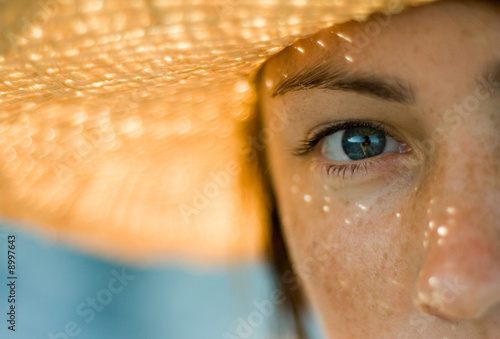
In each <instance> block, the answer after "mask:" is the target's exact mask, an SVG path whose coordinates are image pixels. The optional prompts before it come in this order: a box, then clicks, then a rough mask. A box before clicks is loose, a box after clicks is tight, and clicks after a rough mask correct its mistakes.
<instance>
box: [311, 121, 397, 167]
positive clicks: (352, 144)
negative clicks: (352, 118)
mask: <svg viewBox="0 0 500 339" xmlns="http://www.w3.org/2000/svg"><path fill="white" fill-rule="evenodd" d="M404 146H405V145H404V144H402V143H400V142H398V141H396V140H394V139H393V138H392V137H390V136H389V135H387V133H385V132H383V131H381V130H379V129H377V128H373V127H369V126H355V127H350V128H346V129H343V130H340V131H337V132H335V133H332V134H330V135H329V136H327V137H325V138H324V139H323V140H322V141H321V145H320V149H321V153H322V154H323V155H324V156H325V157H327V158H329V159H331V160H334V161H355V160H364V159H367V158H371V157H375V156H377V155H380V154H382V153H387V152H392V153H401V152H402V148H403V147H404Z"/></svg>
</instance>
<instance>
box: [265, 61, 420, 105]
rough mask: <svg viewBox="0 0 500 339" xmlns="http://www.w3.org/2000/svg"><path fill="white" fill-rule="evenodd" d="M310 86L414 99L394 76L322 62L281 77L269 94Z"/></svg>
mask: <svg viewBox="0 0 500 339" xmlns="http://www.w3.org/2000/svg"><path fill="white" fill-rule="evenodd" d="M313 88H318V89H329V90H341V91H348V92H355V93H359V94H362V95H368V96H371V97H376V98H380V99H383V100H387V101H394V102H398V103H403V104H409V103H412V102H414V101H415V98H414V94H413V90H412V89H411V87H410V86H409V85H405V84H404V83H403V82H402V81H400V80H398V79H396V78H391V77H381V76H377V75H372V74H366V73H362V72H355V71H351V70H347V69H345V68H341V67H333V66H331V65H328V64H326V63H324V64H318V65H315V66H313V67H309V68H305V69H303V70H300V71H299V72H297V73H295V74H292V75H290V76H284V77H283V79H282V80H281V81H280V82H279V83H278V85H277V86H276V87H275V88H274V91H273V94H272V97H273V98H274V97H276V96H279V95H284V94H285V93H287V92H292V91H300V90H307V89H313Z"/></svg>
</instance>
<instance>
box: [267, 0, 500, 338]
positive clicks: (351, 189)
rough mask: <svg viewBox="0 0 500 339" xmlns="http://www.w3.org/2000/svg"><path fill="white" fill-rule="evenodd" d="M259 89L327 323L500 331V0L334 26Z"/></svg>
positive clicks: (309, 281)
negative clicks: (499, 5) (498, 3)
mask: <svg viewBox="0 0 500 339" xmlns="http://www.w3.org/2000/svg"><path fill="white" fill-rule="evenodd" d="M260 88H261V93H260V94H261V95H262V97H261V105H262V106H261V108H262V114H263V130H262V134H261V136H263V137H264V138H265V139H266V140H267V142H268V149H267V157H268V159H269V164H270V171H271V176H272V181H273V185H274V189H275V191H276V195H277V201H278V207H279V212H280V215H281V220H282V223H283V229H284V234H285V238H286V242H287V244H288V247H289V251H290V254H291V257H292V261H293V264H294V267H295V268H296V270H297V271H298V274H299V276H300V278H301V280H302V282H303V286H304V289H305V291H306V294H307V296H308V298H309V299H310V301H311V303H312V305H313V306H314V308H315V309H316V310H317V311H318V313H319V315H320V317H321V319H322V323H323V325H324V328H325V330H326V333H327V334H328V337H329V338H342V339H345V338H356V339H359V338H377V339H378V338H398V339H400V338H440V339H441V338H449V339H451V338H454V339H455V338H464V339H471V338H499V337H500V208H499V207H498V204H500V160H499V159H500V8H499V7H498V5H494V4H491V3H482V2H477V1H475V2H472V1H470V2H455V1H453V2H448V1H446V2H438V3H436V4H432V5H427V6H424V7H419V8H414V9H410V10H408V11H405V12H403V13H400V14H397V15H394V16H389V15H378V16H375V17H373V18H371V19H369V20H368V21H367V22H365V23H348V24H344V25H340V26H335V27H333V28H329V29H326V30H323V31H321V32H320V33H318V34H317V35H315V36H314V37H312V38H310V39H305V40H302V41H299V42H297V43H296V44H295V45H294V46H292V47H290V48H287V49H286V50H284V51H283V52H281V53H280V54H278V55H276V56H275V57H273V58H272V59H270V60H269V61H268V62H267V64H266V66H265V69H264V73H263V77H262V80H261V83H260ZM283 279H284V280H285V281H284V282H285V283H293V281H292V280H290V279H289V280H288V281H287V280H286V279H288V278H287V277H286V276H284V277H283Z"/></svg>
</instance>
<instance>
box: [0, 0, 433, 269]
mask: <svg viewBox="0 0 500 339" xmlns="http://www.w3.org/2000/svg"><path fill="white" fill-rule="evenodd" d="M425 2H429V0H414V1H403V0H401V1H399V0H398V1H395V0H364V1H363V0H356V1H354V0H349V1H347V0H328V1H325V0H293V1H276V0H274V1H273V0H211V1H208V0H151V1H146V0H130V1H123V0H79V1H78V0H40V1H31V0H16V1H14V0H11V1H4V2H0V7H1V8H0V13H1V14H0V17H1V20H0V26H1V28H2V32H3V34H2V42H1V44H0V46H1V52H2V53H1V54H0V72H1V74H2V78H1V82H0V190H1V195H0V214H1V215H2V216H3V217H5V218H8V219H12V220H16V221H23V223H22V225H23V226H19V227H24V229H27V230H30V231H33V232H40V233H41V234H43V235H44V236H45V237H46V238H47V239H48V240H51V241H60V242H64V243H67V244H72V245H75V246H77V247H79V248H80V249H83V250H85V251H88V252H90V253H94V254H96V255H100V256H105V257H110V258H114V259H118V260H125V261H142V262H143V261H152V260H154V261H156V260H164V259H166V258H167V259H172V258H182V259H193V260H196V261H200V260H202V261H213V260H227V259H229V260H235V259H242V258H258V257H260V256H261V255H262V253H263V243H264V241H265V238H266V231H265V229H266V221H267V217H266V207H265V199H264V198H263V194H264V193H263V188H262V183H261V180H260V179H259V176H258V171H257V169H256V165H255V164H254V163H253V162H252V161H249V159H248V156H249V149H248V145H249V141H248V135H245V134H246V133H247V131H248V129H247V126H246V125H247V124H248V122H249V121H250V120H251V112H252V110H251V106H252V102H253V100H254V93H253V91H252V87H251V86H250V83H249V78H250V77H249V76H250V75H251V74H252V72H254V71H255V70H256V69H257V68H258V66H259V65H260V64H262V62H263V61H265V60H266V59H267V58H268V57H270V56H271V55H273V54H275V53H277V52H278V51H280V50H281V49H283V48H284V47H286V46H288V45H289V44H291V43H293V42H294V41H296V40H297V39H299V38H303V37H306V36H308V35H310V34H313V33H315V32H317V31H318V30H320V29H322V28H325V27H328V26H331V25H333V24H336V23H341V22H345V21H348V20H352V19H355V20H362V19H363V18H365V17H366V16H367V15H369V14H371V13H373V12H376V11H386V12H389V13H396V12H398V11H400V10H401V9H402V8H403V7H404V6H407V5H415V4H421V3H425Z"/></svg>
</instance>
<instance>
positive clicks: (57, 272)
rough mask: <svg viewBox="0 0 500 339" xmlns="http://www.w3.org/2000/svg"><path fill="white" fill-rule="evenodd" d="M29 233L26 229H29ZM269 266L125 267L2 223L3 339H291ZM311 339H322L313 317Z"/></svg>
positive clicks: (0, 328)
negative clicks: (12, 267)
mask: <svg viewBox="0 0 500 339" xmlns="http://www.w3.org/2000/svg"><path fill="white" fill-rule="evenodd" d="M24 229H25V228H24ZM9 235H15V236H16V249H15V253H16V276H17V279H16V282H15V284H16V326H15V329H16V331H15V332H12V331H11V330H8V326H10V324H9V323H8V322H7V319H8V317H9V316H8V315H7V312H9V305H10V304H9V303H8V297H9V288H10V287H9V286H7V284H8V283H9V281H10V280H9V279H8V278H7V277H8V276H9V274H8V269H7V265H8V264H7V251H8V249H7V246H8V242H7V241H8V236H9ZM278 292H279V290H278V291H277V290H276V287H275V286H274V283H273V281H272V277H271V274H270V269H269V267H268V266H267V265H266V264H265V263H263V262H246V263H241V264H239V265H236V264H235V265H233V266H230V267H227V266H210V267H203V266H199V267H195V266H192V265H187V264H183V263H181V262H177V263H176V262H169V263H165V264H156V265H154V266H148V267H139V266H127V265H122V264H119V263H114V262H110V261H104V260H100V259H98V258H95V257H91V256H88V255H85V254H82V253H79V252H75V251H73V250H72V249H70V248H68V247H64V246H63V245H60V244H54V243H51V242H48V241H47V240H46V239H45V238H43V237H41V236H36V235H33V234H28V233H24V232H20V231H19V228H18V227H16V224H14V223H12V222H9V221H6V220H0V314H2V316H1V322H0V324H2V325H1V326H0V338H2V339H3V338H18V339H20V338H22V339H38V338H40V339H41V338H57V339H64V338H79V339H100V338H103V339H104V338H106V339H114V338H117V339H118V338H120V339H128V338H130V339H132V338H141V339H153V338H154V339H157V338H188V339H200V338H208V339H210V338H214V339H216V338H219V339H235V338H266V339H268V338H293V334H292V333H291V332H290V331H289V330H288V331H287V326H286V324H285V323H284V321H283V319H282V317H281V316H280V314H281V311H280V309H279V306H278V305H277V304H276V303H275V302H274V301H273V300H277V299H278V297H279V294H276V293H278ZM310 318H311V319H309V321H308V323H309V324H308V326H309V327H310V328H309V332H311V336H312V338H321V335H320V333H319V332H320V331H319V329H318V326H317V321H316V320H315V319H314V318H313V317H310Z"/></svg>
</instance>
